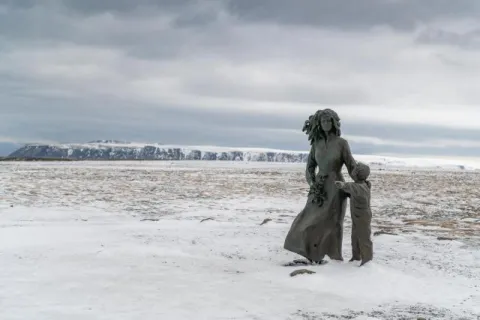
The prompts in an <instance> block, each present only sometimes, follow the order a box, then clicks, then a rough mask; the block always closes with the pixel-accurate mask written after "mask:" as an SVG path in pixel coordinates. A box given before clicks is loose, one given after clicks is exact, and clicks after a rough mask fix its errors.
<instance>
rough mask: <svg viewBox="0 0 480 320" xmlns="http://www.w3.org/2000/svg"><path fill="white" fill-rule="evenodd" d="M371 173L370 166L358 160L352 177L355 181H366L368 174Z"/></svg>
mask: <svg viewBox="0 0 480 320" xmlns="http://www.w3.org/2000/svg"><path fill="white" fill-rule="evenodd" d="M369 175H370V167H369V166H367V165H366V164H365V163H362V162H358V163H357V165H356V166H355V169H354V170H353V174H352V176H353V177H352V178H353V179H354V180H355V181H365V180H367V178H368V176H369Z"/></svg>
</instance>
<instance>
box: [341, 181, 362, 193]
mask: <svg viewBox="0 0 480 320" xmlns="http://www.w3.org/2000/svg"><path fill="white" fill-rule="evenodd" d="M335 186H336V187H337V188H338V189H340V190H343V191H344V192H345V193H348V194H349V195H351V196H357V195H360V194H362V192H363V191H362V187H361V186H360V185H358V184H357V183H355V182H343V181H335Z"/></svg>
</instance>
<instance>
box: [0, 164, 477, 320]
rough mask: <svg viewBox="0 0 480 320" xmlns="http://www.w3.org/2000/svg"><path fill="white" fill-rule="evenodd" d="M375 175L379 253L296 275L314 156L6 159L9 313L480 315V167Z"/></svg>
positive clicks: (1, 256)
mask: <svg viewBox="0 0 480 320" xmlns="http://www.w3.org/2000/svg"><path fill="white" fill-rule="evenodd" d="M443 169H445V168H443ZM371 181H372V184H373V199H372V206H373V213H374V222H373V231H374V232H379V233H380V234H378V235H376V236H374V237H373V240H374V250H375V260H374V261H373V262H372V263H370V264H368V265H366V266H365V267H362V268H358V267H357V265H358V264H351V263H348V262H343V263H338V262H333V261H331V262H330V263H328V264H326V265H323V266H315V267H308V269H309V270H312V271H315V272H316V273H315V274H306V275H299V276H296V277H290V275H289V274H290V273H291V272H292V271H294V270H296V269H298V268H295V267H284V266H282V264H283V263H285V262H288V261H291V260H292V259H294V258H297V257H296V256H295V255H293V254H291V253H289V252H286V251H285V250H283V248H282V246H283V240H284V237H285V235H286V233H287V231H288V228H289V226H290V223H291V222H292V220H293V218H294V217H295V215H296V214H297V213H298V212H299V211H300V210H301V208H302V207H303V205H304V202H305V196H306V192H307V189H306V183H305V180H304V164H273V163H272V164H265V163H228V162H223V163H222V162H220V163H219V162H201V161H196V162H174V163H170V162H78V163H77V162H76V163H70V162H69V163H21V162H12V163H1V164H0V183H1V187H0V319H2V320H3V319H5V320H8V319H53V320H56V319H115V320H117V319H357V320H361V319H362V320H365V319H370V320H373V319H393V320H394V319H417V318H422V317H423V318H425V319H452V320H458V319H480V239H479V237H480V210H479V208H480V172H478V171H466V170H457V171H447V170H441V171H432V170H417V169H404V170H392V169H388V168H387V170H385V168H382V170H374V171H373V172H372V177H371ZM266 218H270V219H272V220H271V221H269V222H267V223H265V224H263V225H260V224H261V223H262V221H263V220H264V219H266ZM204 219H208V220H204ZM382 232H385V233H386V234H382ZM349 234H350V218H349V217H348V215H347V219H346V230H345V236H344V237H345V242H344V258H345V259H346V260H348V258H350V255H349V252H350V250H349V245H350V239H349ZM438 237H448V238H452V239H454V240H439V239H438ZM440 239H442V238H440Z"/></svg>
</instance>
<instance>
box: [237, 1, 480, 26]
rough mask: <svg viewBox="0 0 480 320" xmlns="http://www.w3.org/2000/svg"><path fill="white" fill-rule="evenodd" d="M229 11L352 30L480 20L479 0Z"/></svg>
mask: <svg viewBox="0 0 480 320" xmlns="http://www.w3.org/2000/svg"><path fill="white" fill-rule="evenodd" d="M228 8H229V10H230V11H231V12H232V13H233V14H235V15H236V16H238V17H239V18H241V19H245V20H247V21H256V22H264V21H272V22H276V23H281V24H295V25H313V26H326V27H334V28H339V29H350V30H358V29H364V28H371V27H374V26H391V27H393V28H398V29H403V30H411V29H413V28H414V27H416V26H417V25H418V24H423V23H428V22H430V21H432V20H436V19H443V18H456V17H462V18H463V17H472V18H477V17H478V13H479V10H480V5H479V3H478V1H476V0H458V1H449V0H423V1H417V0H362V1H357V0H342V1H330V0H297V1H289V0H262V1H258V0H230V1H229V5H228Z"/></svg>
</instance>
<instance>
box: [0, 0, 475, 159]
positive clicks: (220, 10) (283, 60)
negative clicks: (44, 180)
mask: <svg viewBox="0 0 480 320" xmlns="http://www.w3.org/2000/svg"><path fill="white" fill-rule="evenodd" d="M479 14H480V5H479V4H478V1H475V0H471V1H467V0H459V1H455V3H453V2H451V1H447V0H435V1H434V0H426V1H413V0H366V1H362V2H361V5H360V3H359V2H358V1H354V0H342V1H323V0H298V1H294V2H292V1H286V0H275V1H273V0H255V1H253V0H236V1H234V0H230V1H226V0H211V1H209V0H204V1H200V0H198V1H193V0H168V1H166V0H158V1H153V0H141V1H127V0H103V1H96V0H82V1H76V0H68V1H67V0H65V1H60V0H49V1H42V2H38V1H34V0H30V1H28V0H16V1H2V0H0V30H1V31H0V99H1V100H0V101H1V104H0V110H1V111H2V119H1V120H0V121H1V122H2V125H1V126H0V137H4V138H2V139H3V140H4V141H6V142H7V141H8V142H10V141H18V142H27V141H62V142H63V141H75V142H77V141H87V140H93V139H122V140H137V141H139V140H142V141H152V142H164V143H181V144H197V145H198V144H217V145H230V146H265V147H274V148H288V149H306V148H308V144H307V142H306V137H305V136H304V135H303V134H302V132H301V127H302V125H303V121H304V120H305V119H306V118H307V117H308V115H309V114H311V113H313V112H315V111H316V110H317V109H321V108H327V107H328V108H333V109H335V110H336V111H337V112H338V113H339V115H340V117H341V118H342V125H343V128H344V129H343V132H344V133H345V134H346V136H347V137H348V138H349V139H350V140H351V144H352V148H353V149H354V150H358V151H362V150H367V151H368V152H369V153H382V152H389V153H395V152H402V153H405V152H407V153H422V152H423V153H425V152H428V153H435V154H451V155H455V154H462V155H480V151H478V150H479V148H478V146H479V145H478V143H477V141H480V139H479V138H480V121H478V119H480V108H479V107H478V104H479V102H480V91H478V90H477V88H476V86H477V83H478V82H479V80H480V76H479V75H480V73H478V72H477V71H478V68H479V67H480V56H479V54H478V53H479V52H477V51H478V49H479V44H480V42H479V41H480V31H479V30H480V29H479V28H480V23H479V21H478V16H479ZM367 151H365V152H367Z"/></svg>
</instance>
